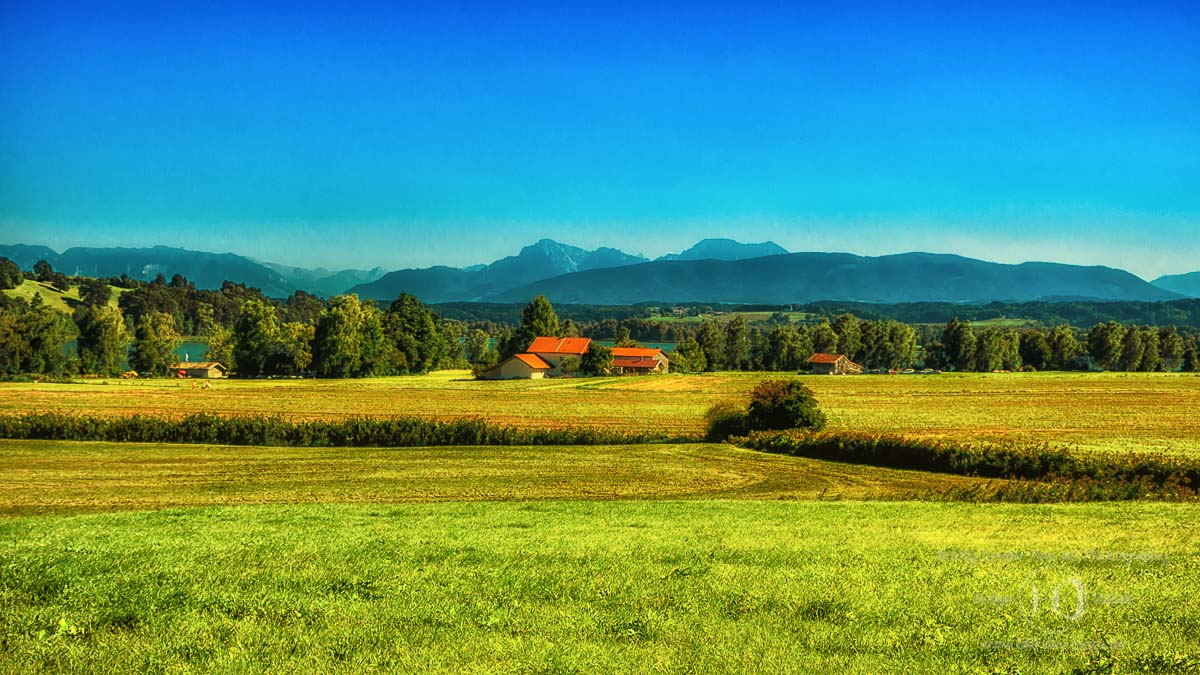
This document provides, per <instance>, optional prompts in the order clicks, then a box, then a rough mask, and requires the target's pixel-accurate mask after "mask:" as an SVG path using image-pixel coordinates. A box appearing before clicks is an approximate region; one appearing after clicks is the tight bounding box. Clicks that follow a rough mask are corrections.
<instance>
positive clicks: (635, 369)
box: [612, 347, 671, 375]
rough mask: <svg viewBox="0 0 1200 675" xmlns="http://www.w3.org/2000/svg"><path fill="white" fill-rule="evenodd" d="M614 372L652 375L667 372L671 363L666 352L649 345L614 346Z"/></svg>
mask: <svg viewBox="0 0 1200 675" xmlns="http://www.w3.org/2000/svg"><path fill="white" fill-rule="evenodd" d="M612 353H613V373H614V374H618V375H650V374H654V373H665V372H667V371H668V370H669V369H670V366H671V363H670V360H669V359H668V358H667V354H666V352H664V351H663V350H661V349H650V348H648V347H613V350H612Z"/></svg>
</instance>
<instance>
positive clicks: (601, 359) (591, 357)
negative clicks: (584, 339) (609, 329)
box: [579, 342, 613, 375]
mask: <svg viewBox="0 0 1200 675" xmlns="http://www.w3.org/2000/svg"><path fill="white" fill-rule="evenodd" d="M612 364H613V355H612V349H609V348H608V347H605V346H604V345H598V344H596V343H595V342H593V343H592V344H591V346H589V347H588V350H587V351H586V352H584V354H583V359H582V360H581V362H580V364H579V369H580V370H582V371H583V372H584V373H586V374H588V375H607V374H608V373H609V372H611V371H612Z"/></svg>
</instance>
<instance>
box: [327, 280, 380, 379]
mask: <svg viewBox="0 0 1200 675" xmlns="http://www.w3.org/2000/svg"><path fill="white" fill-rule="evenodd" d="M383 324H384V320H383V317H382V313H381V312H380V311H379V310H378V309H376V307H375V306H374V305H372V304H369V303H363V302H359V300H358V296H357V295H353V294H350V295H339V296H337V297H335V298H333V299H332V300H330V301H329V306H328V307H327V308H326V309H325V311H323V312H321V318H320V319H318V320H317V326H316V330H315V332H314V335H313V341H312V345H313V349H312V354H313V363H312V366H313V369H314V370H315V371H316V372H317V374H318V375H320V376H321V377H370V376H372V375H382V374H386V373H388V372H390V370H389V369H390V368H391V367H392V364H393V363H395V360H396V358H397V357H396V355H395V348H394V347H393V346H392V345H391V343H390V341H389V340H388V336H387V333H386V331H385V330H384V325H383Z"/></svg>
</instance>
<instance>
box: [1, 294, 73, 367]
mask: <svg viewBox="0 0 1200 675" xmlns="http://www.w3.org/2000/svg"><path fill="white" fill-rule="evenodd" d="M0 299H4V296H0ZM74 336H75V329H74V326H73V325H72V323H71V320H70V319H69V318H67V316H66V315H65V314H63V313H61V312H58V311H55V310H53V309H51V308H50V307H47V306H46V305H45V303H44V302H42V296H41V295H40V294H34V296H33V300H32V301H31V302H29V303H26V302H25V301H23V300H19V301H13V304H12V306H11V307H9V308H6V309H4V311H0V371H3V372H5V373H8V374H12V373H42V374H45V375H53V376H59V375H64V374H66V373H67V372H68V371H69V370H70V369H71V367H72V360H71V358H70V357H68V355H67V353H66V349H65V347H66V343H67V341H68V340H70V339H71V338H72V337H74Z"/></svg>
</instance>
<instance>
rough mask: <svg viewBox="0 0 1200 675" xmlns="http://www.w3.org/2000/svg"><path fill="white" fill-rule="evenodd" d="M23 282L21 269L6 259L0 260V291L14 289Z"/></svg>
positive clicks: (23, 276) (23, 277)
mask: <svg viewBox="0 0 1200 675" xmlns="http://www.w3.org/2000/svg"><path fill="white" fill-rule="evenodd" d="M24 281H25V275H23V274H21V268H20V267H19V266H18V265H17V263H15V262H13V261H11V260H9V259H8V258H0V290H7V289H9V288H16V287H17V286H20V285H21V284H22V283H24Z"/></svg>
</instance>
